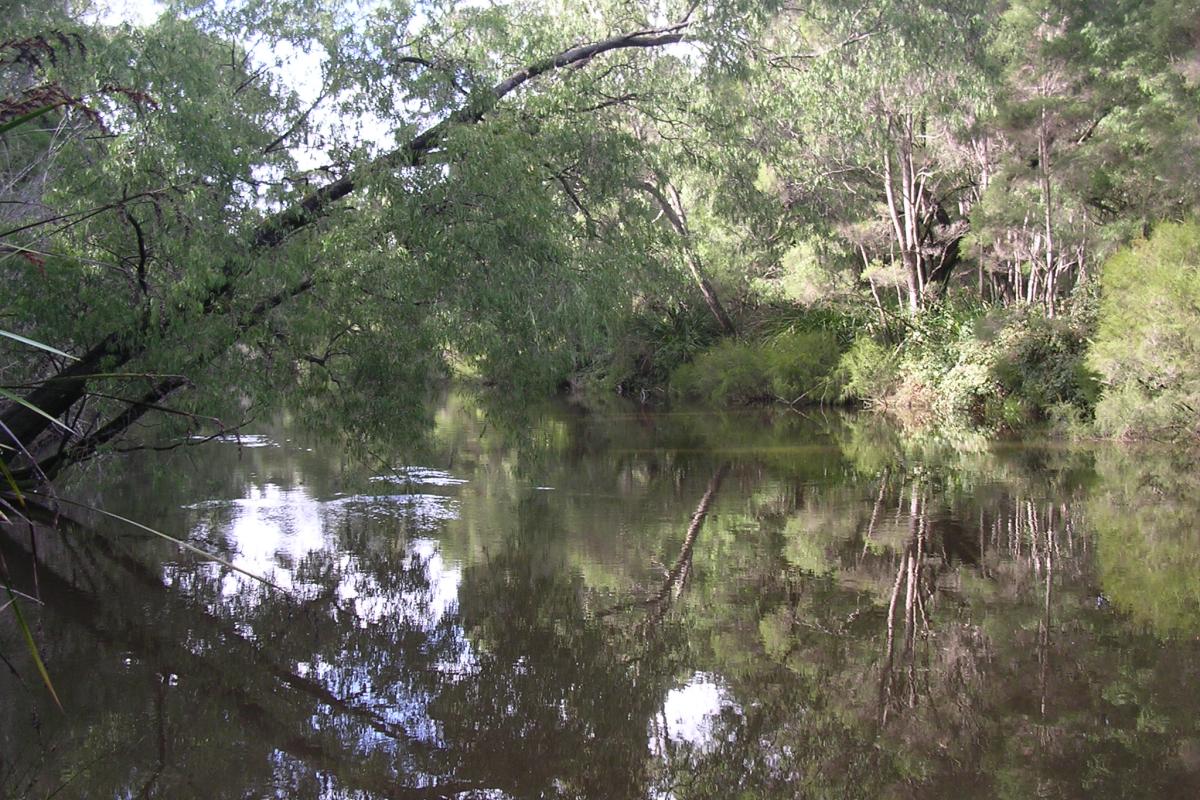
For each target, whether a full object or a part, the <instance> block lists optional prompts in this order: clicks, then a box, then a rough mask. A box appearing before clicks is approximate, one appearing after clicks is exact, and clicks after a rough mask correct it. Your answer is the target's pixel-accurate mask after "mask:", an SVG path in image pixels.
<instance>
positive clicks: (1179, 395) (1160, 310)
mask: <svg viewBox="0 0 1200 800" xmlns="http://www.w3.org/2000/svg"><path fill="white" fill-rule="evenodd" d="M1101 288H1102V292H1103V294H1102V298H1101V302H1100V311H1099V318H1098V322H1097V331H1096V337H1095V341H1094V343H1093V345H1092V348H1091V351H1090V353H1089V355H1088V363H1089V364H1090V366H1091V367H1092V368H1093V369H1095V370H1096V371H1097V372H1098V373H1099V374H1100V378H1101V382H1102V384H1103V386H1104V391H1103V395H1102V396H1101V399H1100V402H1099V403H1098V404H1097V407H1096V426H1097V429H1098V430H1099V431H1100V433H1102V434H1105V435H1109V436H1121V437H1129V438H1139V437H1162V438H1171V439H1179V438H1183V437H1194V436H1196V434H1197V433H1198V432H1200V425H1198V423H1197V411H1198V410H1200V224H1197V223H1196V222H1188V223H1166V224H1162V225H1159V226H1158V227H1157V228H1156V229H1155V231H1154V233H1153V235H1152V236H1151V237H1150V238H1149V239H1143V240H1140V241H1137V242H1134V244H1133V245H1132V246H1130V247H1128V248H1126V249H1125V250H1123V251H1121V252H1119V253H1117V254H1116V255H1114V256H1113V257H1112V258H1110V259H1109V260H1108V262H1107V263H1105V265H1104V269H1103V273H1102V278H1101Z"/></svg>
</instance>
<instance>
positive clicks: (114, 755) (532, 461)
mask: <svg viewBox="0 0 1200 800" xmlns="http://www.w3.org/2000/svg"><path fill="white" fill-rule="evenodd" d="M434 418H435V420H436V425H435V428H434V430H433V432H432V435H431V437H430V444H429V445H428V446H427V447H426V448H425V449H424V450H423V452H422V454H421V461H420V463H414V462H411V461H410V462H401V461H397V462H395V464H394V465H393V466H392V467H391V468H382V467H380V466H379V464H378V463H377V462H375V461H373V460H371V459H366V460H363V459H358V458H353V457H349V456H347V455H346V453H345V452H344V451H340V450H338V449H337V448H333V447H330V446H328V445H322V444H321V443H320V442H313V441H308V440H306V439H305V438H304V437H303V436H301V435H300V434H298V433H296V432H295V431H294V430H292V429H291V427H289V426H287V425H282V424H281V425H277V426H275V427H269V428H266V429H264V430H263V431H262V432H261V435H260V438H258V439H255V440H253V441H254V443H255V445H256V446H254V447H249V446H245V444H244V443H243V445H242V446H238V445H237V444H236V443H227V444H217V445H212V446H210V447H208V448H206V449H204V450H202V451H195V452H193V453H191V454H187V455H175V454H172V455H167V456H164V457H162V458H157V459H151V458H146V459H142V460H139V461H136V462H132V463H129V464H127V465H125V467H126V472H125V473H124V474H123V475H122V476H120V480H114V482H113V483H112V485H108V486H102V487H100V488H98V489H96V490H95V495H96V497H97V498H98V499H101V500H103V502H105V504H106V506H107V507H109V508H112V509H113V510H115V511H118V512H123V513H129V514H131V515H136V516H138V518H139V519H142V520H144V521H147V522H150V523H151V524H154V525H155V526H156V527H159V528H160V529H164V530H172V531H182V532H187V534H188V535H189V536H190V537H191V539H192V540H193V541H194V542H196V543H198V544H202V545H204V546H205V547H209V548H212V549H213V550H215V551H216V552H219V553H220V554H221V555H222V556H224V557H226V558H228V559H230V560H231V561H232V562H233V563H235V564H237V565H238V566H240V567H244V568H247V569H251V571H259V572H263V573H267V574H269V575H270V576H271V577H272V579H273V580H274V581H275V582H276V583H278V584H279V585H280V586H282V587H283V589H282V590H270V589H267V588H265V587H263V586H261V585H258V584H254V583H253V582H251V581H248V580H246V579H244V578H243V577H242V576H240V575H239V574H237V573H234V572H232V571H231V570H228V569H227V568H224V567H221V566H220V565H216V564H212V563H201V562H198V561H196V560H194V559H190V558H183V557H181V556H180V555H179V554H178V553H177V552H175V551H173V550H172V549H171V548H169V547H167V546H165V545H164V544H163V543H161V542H152V541H146V540H145V539H144V538H142V537H139V536H135V535H131V534H130V533H129V531H127V530H125V531H122V530H116V529H113V528H112V527H111V524H110V523H109V522H97V521H94V520H87V519H83V520H79V521H77V522H69V523H65V524H63V525H60V526H59V529H58V530H56V531H54V530H45V529H33V530H30V529H28V528H6V529H2V530H0V547H2V548H3V555H4V559H5V562H6V563H7V565H8V568H9V571H10V573H11V574H12V576H13V579H14V581H15V582H16V583H17V585H18V586H19V588H22V589H23V590H25V591H29V592H37V593H39V594H40V596H42V597H43V598H45V599H46V601H47V605H46V606H45V608H44V609H42V610H41V611H40V613H39V614H38V616H37V620H36V622H37V628H38V633H39V636H40V641H41V643H42V644H43V647H44V651H45V656H46V662H47V664H48V665H49V667H50V669H51V670H52V672H53V674H54V677H55V683H56V686H58V687H59V691H60V694H61V695H62V697H63V702H64V705H65V706H66V708H67V712H66V713H65V714H63V713H60V712H58V711H57V709H54V708H53V707H52V706H51V705H50V703H49V701H48V700H45V699H44V698H43V697H42V695H41V694H40V693H39V692H38V691H37V688H38V687H37V685H36V682H33V681H31V680H30V667H29V665H27V664H26V663H24V662H23V661H22V660H21V655H22V653H21V649H20V647H19V646H17V642H16V639H15V638H14V637H15V632H14V631H13V630H11V629H10V628H9V627H0V653H3V654H4V655H5V657H6V660H7V661H8V662H10V664H11V668H10V666H6V665H0V691H3V697H4V698H5V702H4V704H3V707H2V708H0V795H3V796H5V797H13V798H24V797H29V798H35V797H36V798H43V797H49V796H56V797H106V798H107V797H188V796H205V797H245V796H268V795H270V796H288V797H329V798H340V797H371V798H375V797H378V798H385V797H387V798H410V797H411V798H418V797H419V798H426V797H428V798H434V797H458V798H484V797H487V798H499V797H515V798H518V797H519V798H525V797H564V798H565V797H580V798H583V797H588V798H596V797H615V798H622V797H630V798H632V797H655V798H659V797H675V798H726V797H755V798H769V797H779V798H784V797H788V798H790V797H797V796H803V797H906V796H912V797H916V796H920V797H923V798H930V797H961V796H964V795H969V796H974V797H1030V796H1039V797H1043V796H1044V797H1080V798H1083V797H1143V796H1144V797H1173V796H1180V797H1183V796H1193V795H1194V794H1195V793H1196V792H1197V791H1200V732H1198V731H1197V725H1198V723H1197V722H1196V719H1197V711H1200V700H1197V699H1196V698H1195V697H1194V696H1193V694H1194V693H1193V692H1191V691H1190V687H1192V686H1195V685H1196V682H1195V679H1196V677H1197V674H1196V673H1197V671H1198V670H1200V647H1198V645H1197V635H1198V634H1200V570H1198V569H1197V567H1200V564H1198V563H1197V559H1200V556H1198V555H1197V553H1200V547H1198V546H1197V545H1198V544H1200V543H1198V542H1197V541H1196V536H1197V535H1200V534H1197V528H1196V526H1195V524H1194V520H1195V519H1196V518H1197V513H1196V512H1197V511H1198V510H1200V509H1198V506H1200V492H1197V491H1196V489H1197V487H1196V486H1195V484H1196V483H1197V482H1200V478H1196V477H1194V476H1195V475H1196V472H1195V470H1193V469H1191V468H1190V467H1191V465H1190V463H1188V462H1187V461H1186V460H1181V459H1183V457H1182V456H1179V455H1178V454H1175V455H1171V454H1166V453H1161V452H1145V451H1137V452H1135V451H1130V450H1121V449H1115V448H1107V447H1098V448H1088V449H1082V448H1069V447H1064V446H1033V445H1023V444H1015V443H1009V444H1003V445H1001V444H988V443H986V442H982V441H978V440H942V441H939V440H931V439H929V438H925V439H914V438H911V437H906V436H904V435H902V434H900V433H899V432H897V431H894V430H891V429H889V428H888V427H886V426H885V425H882V424H880V423H879V422H878V421H877V420H872V419H862V418H852V417H851V418H842V417H826V416H822V415H816V416H811V417H803V416H799V415H795V414H785V415H779V414H771V413H765V412H757V411H756V412H747V413H743V414H729V415H714V414H702V413H690V412H687V411H683V412H675V413H665V414H664V413H660V414H648V413H645V412H643V411H638V410H631V411H629V412H628V413H624V412H622V413H606V414H591V415H589V414H584V413H581V412H579V411H577V410H572V409H568V408H558V407H553V408H549V409H544V410H541V411H537V412H534V413H530V414H529V415H528V417H527V422H526V424H524V425H523V426H522V429H521V431H520V436H519V439H518V440H517V441H515V442H514V441H513V440H512V439H510V438H509V437H507V436H504V435H502V434H503V433H504V429H503V428H502V427H501V426H499V425H496V424H494V422H493V421H491V419H490V418H489V417H487V416H486V415H485V414H483V413H482V412H481V410H480V409H479V407H478V406H476V405H475V404H473V403H472V402H471V401H469V400H466V399H463V398H461V397H452V398H451V399H450V401H449V402H448V403H447V404H446V405H445V406H444V407H443V408H442V409H441V410H440V411H438V412H437V413H436V414H435V415H434Z"/></svg>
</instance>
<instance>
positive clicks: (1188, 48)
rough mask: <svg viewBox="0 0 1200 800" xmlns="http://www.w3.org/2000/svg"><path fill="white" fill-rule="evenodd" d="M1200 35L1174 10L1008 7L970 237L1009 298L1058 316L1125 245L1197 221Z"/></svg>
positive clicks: (1183, 12) (1057, 0) (1149, 6)
mask: <svg viewBox="0 0 1200 800" xmlns="http://www.w3.org/2000/svg"><path fill="white" fill-rule="evenodd" d="M1196 21H1197V11H1196V9H1194V8H1192V7H1186V8H1185V7H1181V6H1180V4H1177V3H1174V2H1170V1H1165V2H1152V3H1125V2H1115V3H1101V4H1097V3H1078V2H1070V1H1065V2H1064V1H1063V0H1029V1H1026V0H1017V1H1014V2H1010V3H1006V4H1005V7H1004V8H1003V13H1001V14H1000V15H999V16H998V18H997V21H996V23H995V24H994V26H993V27H994V34H993V36H992V38H991V40H990V43H989V51H990V53H991V56H992V59H993V61H994V63H995V64H996V65H997V66H998V68H999V76H1000V81H1001V83H1000V92H999V97H1000V102H999V103H998V108H997V113H996V114H995V116H994V117H993V118H992V119H990V120H989V122H988V127H989V130H990V133H991V143H992V149H993V158H994V163H995V166H994V169H993V174H992V181H991V182H990V185H989V186H988V190H987V192H986V193H985V195H984V197H983V202H982V203H981V204H980V205H979V206H978V207H977V209H976V213H975V214H974V216H973V219H972V223H973V228H974V229H975V236H974V238H975V242H976V245H977V248H976V249H977V252H978V253H979V255H980V258H981V263H984V262H986V264H987V266H988V267H989V268H990V270H991V271H992V272H993V273H994V274H998V275H1002V276H1005V278H1004V281H1003V283H1002V284H1001V286H1002V289H1003V291H1004V293H1005V294H1006V295H1007V296H1008V297H1010V298H1011V299H1013V300H1016V301H1023V302H1030V303H1037V304H1040V305H1042V306H1044V307H1045V308H1046V310H1047V311H1048V313H1050V314H1053V313H1054V312H1055V309H1056V306H1057V305H1058V304H1059V302H1060V297H1062V296H1065V295H1066V294H1067V292H1068V291H1069V290H1070V289H1071V287H1072V286H1073V285H1074V284H1075V283H1076V282H1077V281H1079V280H1083V279H1086V278H1087V277H1088V274H1089V272H1094V265H1095V264H1097V263H1099V261H1101V260H1102V259H1103V258H1104V256H1105V255H1107V254H1108V252H1110V251H1111V249H1112V247H1113V246H1114V245H1115V244H1119V243H1121V242H1123V241H1126V240H1128V238H1129V237H1130V236H1131V235H1135V234H1137V233H1139V232H1141V230H1142V228H1143V226H1144V225H1147V224H1150V223H1153V222H1155V221H1157V220H1160V219H1164V218H1166V219H1171V218H1178V217H1179V216H1181V215H1186V214H1188V213H1190V211H1191V210H1192V209H1194V207H1195V204H1196V201H1197V197H1196V194H1195V185H1194V181H1192V180H1191V179H1190V177H1188V176H1190V175H1191V174H1193V170H1192V169H1191V167H1193V166H1194V164H1195V152H1196V143H1197V141H1198V140H1200V126H1198V125H1197V123H1196V119H1195V109H1196V108H1197V104H1198V102H1200V95H1198V89H1200V84H1198V83H1197V80H1196V71H1195V69H1194V66H1190V65H1193V64H1194V63H1195V58H1196V47H1195V43H1194V41H1192V39H1191V37H1190V35H1189V34H1187V33H1186V31H1188V30H1191V29H1193V26H1194V25H1195V24H1196Z"/></svg>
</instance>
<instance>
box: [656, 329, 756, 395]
mask: <svg viewBox="0 0 1200 800" xmlns="http://www.w3.org/2000/svg"><path fill="white" fill-rule="evenodd" d="M770 384H771V380H770V375H769V373H768V370H767V366H766V364H765V359H764V357H763V350H762V348H761V347H757V346H755V345H752V344H750V343H747V342H739V341H736V340H733V339H729V340H726V341H723V342H720V343H718V344H717V345H716V346H714V347H712V348H710V349H708V350H706V351H704V352H703V353H701V354H700V355H699V356H697V357H696V359H695V360H694V361H693V362H692V363H690V364H684V365H682V366H680V367H679V368H678V369H676V370H675V372H674V374H672V376H671V388H672V389H674V390H675V391H676V392H678V393H679V394H681V395H683V396H685V397H694V398H700V399H704V400H708V401H710V402H713V403H718V404H725V403H748V402H752V401H754V400H764V399H767V398H768V397H770Z"/></svg>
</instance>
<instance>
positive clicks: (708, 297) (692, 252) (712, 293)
mask: <svg viewBox="0 0 1200 800" xmlns="http://www.w3.org/2000/svg"><path fill="white" fill-rule="evenodd" d="M667 185H668V186H669V187H670V188H671V193H672V194H674V195H675V202H676V203H677V204H678V208H676V207H675V206H674V205H672V204H671V201H670V199H668V198H667V196H666V195H665V194H664V193H663V191H662V190H661V189H659V188H658V187H657V186H655V185H654V183H652V182H651V181H642V182H641V183H639V184H637V186H638V188H639V189H641V190H642V191H644V192H645V193H646V194H648V195H650V196H651V197H653V198H654V200H655V202H657V203H658V205H659V208H661V209H662V213H663V216H664V217H666V218H667V221H668V222H670V224H671V227H672V228H674V229H675V232H676V233H677V234H679V238H680V239H681V240H682V242H683V249H684V252H685V255H686V260H687V265H688V271H689V272H691V273H692V279H693V280H695V281H696V286H698V287H699V289H700V294H701V296H703V297H704V304H705V305H707V306H708V310H709V311H710V312H712V315H713V317H714V318H716V320H717V324H718V325H719V326H720V327H721V331H722V332H723V333H724V334H725V335H727V336H733V335H734V334H736V333H737V328H736V327H735V326H734V324H733V320H731V319H730V318H729V315H728V314H727V313H725V306H723V305H721V299H720V298H719V297H718V296H717V290H716V289H714V288H713V285H712V283H710V282H709V280H708V277H707V276H706V275H705V274H704V264H703V262H702V261H701V260H700V254H699V253H697V252H696V246H695V242H694V241H693V240H692V232H691V230H690V229H689V228H688V224H687V215H686V214H685V212H684V210H683V203H682V202H681V201H680V198H679V192H677V191H675V188H674V187H673V186H670V184H667Z"/></svg>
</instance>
